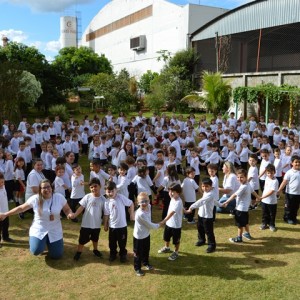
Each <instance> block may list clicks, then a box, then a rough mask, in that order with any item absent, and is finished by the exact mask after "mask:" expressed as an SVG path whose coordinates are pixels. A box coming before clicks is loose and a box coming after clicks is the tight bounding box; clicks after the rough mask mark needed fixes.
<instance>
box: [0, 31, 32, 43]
mask: <svg viewBox="0 0 300 300" xmlns="http://www.w3.org/2000/svg"><path fill="white" fill-rule="evenodd" d="M0 36H6V37H7V38H8V39H9V40H10V41H11V42H18V43H23V42H24V41H26V40H27V39H28V36H27V35H26V34H25V32H23V31H22V30H14V29H8V30H0Z"/></svg>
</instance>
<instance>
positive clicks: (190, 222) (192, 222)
mask: <svg viewBox="0 0 300 300" xmlns="http://www.w3.org/2000/svg"><path fill="white" fill-rule="evenodd" d="M187 223H188V224H196V222H195V220H193V221H188V222H187Z"/></svg>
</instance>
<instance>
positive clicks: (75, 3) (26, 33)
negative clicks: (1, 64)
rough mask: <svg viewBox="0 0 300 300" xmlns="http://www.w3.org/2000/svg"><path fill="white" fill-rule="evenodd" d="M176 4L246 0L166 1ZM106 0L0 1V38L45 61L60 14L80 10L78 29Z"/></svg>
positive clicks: (51, 53) (52, 50) (53, 47)
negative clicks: (30, 48) (32, 51)
mask: <svg viewBox="0 0 300 300" xmlns="http://www.w3.org/2000/svg"><path fill="white" fill-rule="evenodd" d="M169 1H170V2H173V3H176V4H187V3H197V4H199V2H200V4H202V5H210V6H217V7H223V8H228V9H231V8H235V7H237V6H239V5H241V4H244V3H245V2H249V1H250V0H190V1H188V0H169ZM108 2H110V0H0V37H2V36H3V35H5V36H7V37H8V38H9V39H10V40H11V41H16V42H21V43H24V44H26V45H29V46H35V47H36V48H38V49H39V51H40V52H41V53H43V54H44V55H45V56H46V58H47V59H48V60H52V59H53V57H55V55H57V53H58V51H59V49H60V44H59V35H60V33H59V31H60V29H59V21H60V16H63V15H66V14H67V13H73V14H74V12H75V11H80V12H81V22H82V31H84V30H85V29H86V27H87V26H88V24H89V23H90V21H91V20H92V18H93V17H94V16H95V15H96V14H97V13H98V11H99V10H100V9H101V8H102V7H103V6H104V5H105V4H107V3H108Z"/></svg>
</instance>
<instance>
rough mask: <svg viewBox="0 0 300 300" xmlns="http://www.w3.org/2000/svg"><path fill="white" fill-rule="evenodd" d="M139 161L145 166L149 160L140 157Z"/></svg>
mask: <svg viewBox="0 0 300 300" xmlns="http://www.w3.org/2000/svg"><path fill="white" fill-rule="evenodd" d="M138 162H140V163H142V164H143V165H144V166H147V160H146V159H144V158H139V159H138V160H137V163H138Z"/></svg>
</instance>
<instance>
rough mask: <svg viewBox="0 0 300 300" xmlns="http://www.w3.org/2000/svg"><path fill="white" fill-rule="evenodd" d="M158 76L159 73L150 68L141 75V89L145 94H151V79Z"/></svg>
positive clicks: (139, 84)
mask: <svg viewBox="0 0 300 300" xmlns="http://www.w3.org/2000/svg"><path fill="white" fill-rule="evenodd" d="M156 77H158V73H156V72H152V71H150V70H148V71H147V72H146V73H144V74H143V75H142V76H141V79H140V82H139V83H138V86H139V88H140V90H141V91H142V92H143V93H145V94H149V93H150V92H151V89H150V84H151V81H152V80H153V79H155V78H156Z"/></svg>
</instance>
